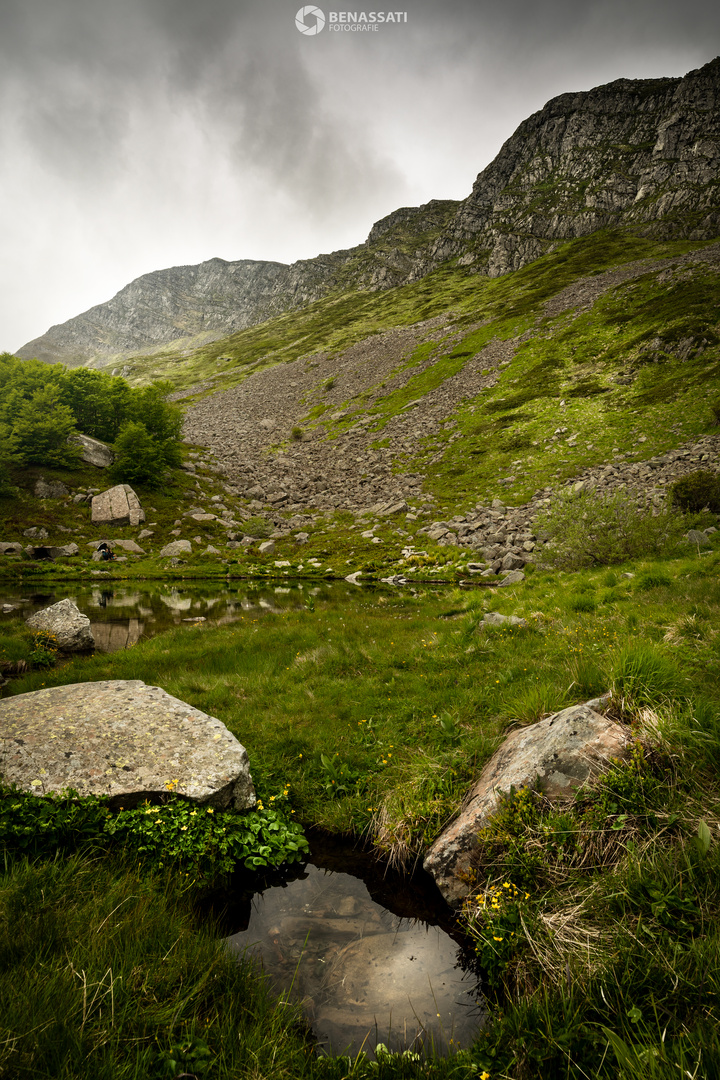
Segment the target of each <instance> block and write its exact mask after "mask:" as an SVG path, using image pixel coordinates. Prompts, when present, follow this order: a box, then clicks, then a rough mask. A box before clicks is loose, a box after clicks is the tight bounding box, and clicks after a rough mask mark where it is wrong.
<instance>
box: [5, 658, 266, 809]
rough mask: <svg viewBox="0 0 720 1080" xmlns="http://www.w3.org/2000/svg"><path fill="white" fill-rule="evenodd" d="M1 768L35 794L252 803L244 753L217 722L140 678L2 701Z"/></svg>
mask: <svg viewBox="0 0 720 1080" xmlns="http://www.w3.org/2000/svg"><path fill="white" fill-rule="evenodd" d="M0 732H2V736H1V737H0V771H1V773H2V778H3V781H4V783H6V784H17V786H18V787H20V788H22V789H23V790H25V791H29V792H32V793H33V794H35V795H42V794H46V793H49V792H55V793H59V792H62V791H64V790H66V789H67V788H74V789H75V790H76V791H77V792H78V794H79V795H104V796H107V797H109V799H110V802H111V805H114V806H124V807H126V808H127V807H131V806H136V805H138V804H139V803H141V802H143V801H144V800H145V799H153V798H157V797H158V796H160V795H167V794H168V792H170V791H171V792H172V793H173V794H177V795H182V796H184V797H185V798H187V799H192V800H194V801H196V802H199V803H205V804H208V805H210V806H213V807H218V808H222V807H232V808H234V809H238V810H245V809H249V808H250V807H252V806H254V805H255V789H254V787H253V783H252V778H251V776H250V765H249V762H248V755H247V751H246V750H245V747H244V746H242V745H241V744H240V743H239V742H238V740H237V739H236V738H235V736H234V735H233V734H232V733H231V732H230V731H228V729H227V728H226V727H225V725H224V724H223V723H222V721H221V720H218V719H217V718H216V717H214V716H208V715H207V714H206V713H203V712H201V711H200V710H199V709H194V708H193V707H192V706H191V705H188V704H186V703H185V702H184V701H180V700H179V699H178V698H175V697H171V695H170V694H167V693H166V692H165V691H164V690H162V689H161V688H160V687H159V686H147V685H146V684H145V683H144V682H141V681H140V680H139V679H132V680H122V679H113V680H109V681H107V682H94V683H93V682H88V683H74V684H71V685H69V686H54V687H48V689H46V690H36V691H35V692H34V693H30V694H18V695H17V697H11V698H7V699H6V700H4V701H0Z"/></svg>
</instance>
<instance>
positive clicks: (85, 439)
mask: <svg viewBox="0 0 720 1080" xmlns="http://www.w3.org/2000/svg"><path fill="white" fill-rule="evenodd" d="M68 442H69V443H75V445H76V446H79V447H80V450H81V451H82V454H81V456H82V460H83V461H85V462H87V464H88V465H94V466H95V467H96V468H97V469H106V468H107V467H108V465H112V463H113V461H114V460H115V455H114V454H113V452H112V450H111V449H110V447H109V446H108V445H107V443H104V442H100V440H99V439H92V438H91V437H90V436H89V435H71V436H70V438H69V439H68Z"/></svg>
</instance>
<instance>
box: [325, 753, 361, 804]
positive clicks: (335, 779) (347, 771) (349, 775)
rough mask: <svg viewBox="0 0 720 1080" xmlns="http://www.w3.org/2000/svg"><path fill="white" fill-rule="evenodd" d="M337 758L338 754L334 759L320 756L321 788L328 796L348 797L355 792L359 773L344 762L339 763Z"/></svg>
mask: <svg viewBox="0 0 720 1080" xmlns="http://www.w3.org/2000/svg"><path fill="white" fill-rule="evenodd" d="M339 757H340V754H339V753H336V754H335V757H328V755H327V754H323V753H321V754H320V767H321V769H322V774H323V781H322V783H323V787H324V788H325V791H326V792H327V793H328V794H330V795H333V796H334V797H336V796H338V795H349V794H350V793H351V792H354V791H356V789H357V785H358V781H359V780H360V773H359V772H358V771H357V769H351V768H350V766H349V765H348V763H347V762H346V761H339V760H338V759H339Z"/></svg>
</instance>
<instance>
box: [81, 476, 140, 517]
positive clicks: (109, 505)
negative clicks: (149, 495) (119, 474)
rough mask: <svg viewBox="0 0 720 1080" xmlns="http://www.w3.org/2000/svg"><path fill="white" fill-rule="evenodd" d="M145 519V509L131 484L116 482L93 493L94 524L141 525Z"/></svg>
mask: <svg viewBox="0 0 720 1080" xmlns="http://www.w3.org/2000/svg"><path fill="white" fill-rule="evenodd" d="M144 520H145V511H144V510H143V508H142V506H141V505H140V500H139V499H138V497H137V495H136V494H135V492H134V491H133V489H132V488H131V487H130V485H129V484H116V486H115V487H112V488H108V489H107V491H102V492H101V493H100V494H99V495H93V500H92V523H93V525H140V523H141V522H143V521H144Z"/></svg>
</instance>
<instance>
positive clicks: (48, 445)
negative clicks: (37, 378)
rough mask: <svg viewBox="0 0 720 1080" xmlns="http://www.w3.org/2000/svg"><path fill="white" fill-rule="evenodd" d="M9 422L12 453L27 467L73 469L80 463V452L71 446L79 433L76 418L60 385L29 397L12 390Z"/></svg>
mask: <svg viewBox="0 0 720 1080" xmlns="http://www.w3.org/2000/svg"><path fill="white" fill-rule="evenodd" d="M9 417H12V419H11V420H10V422H9V423H8V419H7V418H9ZM5 423H6V425H7V426H8V427H9V449H10V452H11V453H12V454H13V455H16V456H17V460H18V461H20V462H22V463H23V464H26V465H29V464H36V465H66V466H67V465H70V466H71V465H76V464H77V463H78V462H79V460H80V451H79V450H78V448H77V447H76V446H72V445H71V444H69V443H68V438H69V437H70V436H71V435H74V434H75V432H76V431H77V426H76V424H75V417H74V416H73V412H72V409H70V408H69V407H68V406H67V405H63V404H62V402H61V401H60V388H59V387H58V386H57V384H56V383H49V384H48V385H47V386H45V387H42V388H40V389H38V390H36V391H35V392H34V393H33V394H32V396H31V397H29V398H26V397H23V395H22V391H20V390H14V391H12V392H11V394H10V397H9V400H8V402H7V409H6V421H5Z"/></svg>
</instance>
